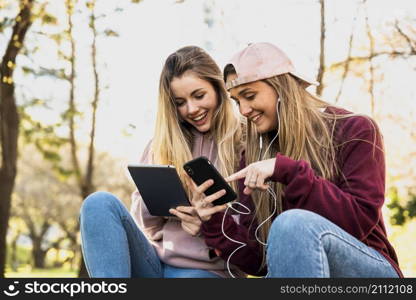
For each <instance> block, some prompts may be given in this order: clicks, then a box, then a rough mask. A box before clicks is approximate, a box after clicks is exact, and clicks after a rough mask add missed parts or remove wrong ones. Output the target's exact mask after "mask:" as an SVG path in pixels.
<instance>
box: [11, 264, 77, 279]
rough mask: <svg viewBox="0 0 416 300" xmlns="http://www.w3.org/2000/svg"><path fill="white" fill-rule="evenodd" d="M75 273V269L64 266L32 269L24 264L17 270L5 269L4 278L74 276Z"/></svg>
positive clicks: (75, 275)
mask: <svg viewBox="0 0 416 300" xmlns="http://www.w3.org/2000/svg"><path fill="white" fill-rule="evenodd" d="M77 275H78V274H77V271H75V270H68V269H65V268H48V269H32V268H31V267H30V266H25V267H22V268H19V269H18V270H17V272H13V271H12V270H10V269H6V278H74V277H77Z"/></svg>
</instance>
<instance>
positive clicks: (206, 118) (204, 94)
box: [170, 71, 218, 133]
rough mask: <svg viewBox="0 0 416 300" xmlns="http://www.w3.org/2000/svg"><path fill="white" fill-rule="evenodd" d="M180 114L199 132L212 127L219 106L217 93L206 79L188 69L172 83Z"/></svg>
mask: <svg viewBox="0 0 416 300" xmlns="http://www.w3.org/2000/svg"><path fill="white" fill-rule="evenodd" d="M170 85H171V89H172V92H173V95H174V101H175V104H176V108H177V110H178V114H179V116H180V117H181V118H182V119H183V120H184V121H186V122H188V123H189V124H191V125H192V126H193V127H195V128H196V129H197V130H198V131H199V132H202V133H204V132H207V131H209V130H210V129H211V125H212V119H213V116H214V112H215V110H216V109H217V106H218V98H217V93H216V92H215V89H214V87H213V86H212V85H211V83H209V82H208V81H206V80H203V79H201V78H199V77H198V76H197V75H195V73H193V72H191V71H188V72H185V73H184V74H183V75H182V76H180V77H174V78H173V79H172V81H171V83H170Z"/></svg>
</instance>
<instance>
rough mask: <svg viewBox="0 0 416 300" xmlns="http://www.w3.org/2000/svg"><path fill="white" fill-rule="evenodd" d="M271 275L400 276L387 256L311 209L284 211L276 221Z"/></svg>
mask: <svg viewBox="0 0 416 300" xmlns="http://www.w3.org/2000/svg"><path fill="white" fill-rule="evenodd" d="M267 266H268V275H267V277H314V278H316V277H372V278H374V277H398V274H397V272H396V271H395V269H394V268H393V267H392V265H391V264H390V263H389V262H388V261H387V259H386V258H385V257H384V256H383V255H381V254H380V253H379V252H378V251H376V250H374V249H373V248H371V247H369V246H367V245H365V244H364V243H362V242H360V241H359V240H358V239H356V238H355V237H353V236H352V235H350V234H348V233H347V232H346V231H344V230H343V229H341V228H340V227H338V226H337V225H335V224H334V223H332V222H330V221H329V220H327V219H325V218H324V217H322V216H320V215H318V214H316V213H313V212H311V211H307V210H302V209H291V210H287V211H284V212H283V213H282V214H280V215H279V216H278V217H277V218H276V219H275V220H274V221H273V223H272V226H271V229H270V232H269V237H268V244H267Z"/></svg>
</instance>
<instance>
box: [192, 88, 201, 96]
mask: <svg viewBox="0 0 416 300" xmlns="http://www.w3.org/2000/svg"><path fill="white" fill-rule="evenodd" d="M202 90H204V89H203V88H199V89H196V90H195V91H193V92H192V93H191V96H195V94H196V93H198V92H200V91H202Z"/></svg>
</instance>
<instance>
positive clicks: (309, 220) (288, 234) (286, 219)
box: [269, 209, 320, 240]
mask: <svg viewBox="0 0 416 300" xmlns="http://www.w3.org/2000/svg"><path fill="white" fill-rule="evenodd" d="M319 218H320V216H319V215H318V214H316V213H313V212H311V211H308V210H305V209H290V210H286V211H284V212H282V213H281V214H280V215H279V216H277V218H276V219H275V220H274V221H273V223H272V225H271V228H270V231H269V240H270V239H272V237H273V238H276V237H279V239H286V238H290V239H293V238H296V237H298V238H302V237H305V233H307V232H310V230H309V229H311V228H313V227H315V225H316V224H317V222H319Z"/></svg>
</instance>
